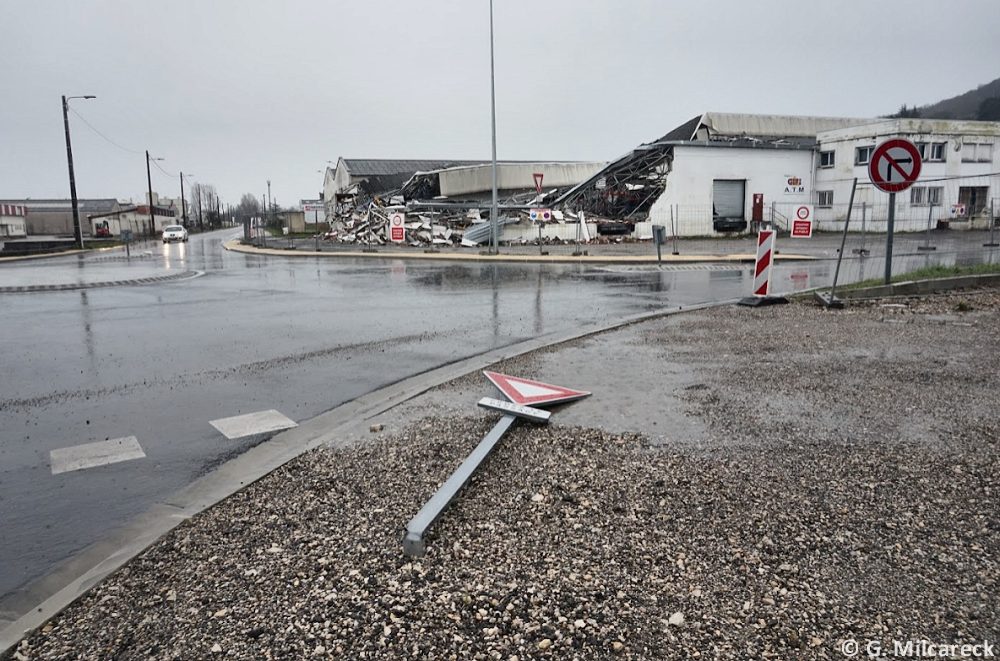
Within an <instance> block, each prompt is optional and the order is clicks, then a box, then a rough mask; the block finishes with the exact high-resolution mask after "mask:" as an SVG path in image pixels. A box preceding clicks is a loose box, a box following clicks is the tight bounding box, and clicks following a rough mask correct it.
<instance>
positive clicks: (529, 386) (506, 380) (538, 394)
mask: <svg viewBox="0 0 1000 661" xmlns="http://www.w3.org/2000/svg"><path fill="white" fill-rule="evenodd" d="M483 374H484V375H486V378H487V379H489V380H490V381H492V382H493V385H495V386H496V387H497V388H499V389H500V392H502V393H503V394H504V395H505V396H506V397H507V399H509V400H510V401H512V402H514V403H515V404H520V405H521V406H552V405H553V404H561V403H562V402H572V401H574V400H577V399H583V398H584V397H589V396H590V394H591V393H589V392H585V391H583V390H572V389H570V388H563V387H562V386H554V385H552V384H550V383H542V382H540V381H529V380H528V379H519V378H517V377H516V376H507V375H506V374H500V373H498V372H483Z"/></svg>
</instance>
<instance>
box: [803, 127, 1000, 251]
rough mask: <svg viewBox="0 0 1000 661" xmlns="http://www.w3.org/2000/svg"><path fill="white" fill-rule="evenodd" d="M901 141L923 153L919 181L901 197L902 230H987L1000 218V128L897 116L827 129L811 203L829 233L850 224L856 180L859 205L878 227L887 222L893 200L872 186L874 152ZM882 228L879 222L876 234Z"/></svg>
mask: <svg viewBox="0 0 1000 661" xmlns="http://www.w3.org/2000/svg"><path fill="white" fill-rule="evenodd" d="M892 138H902V139H904V140H908V141H910V142H912V143H913V144H914V145H916V147H917V149H918V150H919V151H920V155H921V163H922V166H921V170H920V176H919V178H918V179H917V182H916V183H915V184H914V185H913V186H911V187H910V188H909V189H908V190H905V191H903V192H901V193H897V194H896V213H895V218H896V221H895V222H896V228H897V229H899V230H900V231H907V230H920V229H924V228H925V227H926V226H927V224H928V221H930V222H931V224H932V225H934V226H944V225H948V226H950V227H958V228H962V227H966V228H987V227H989V216H990V214H991V213H992V214H993V216H994V217H997V216H1000V176H998V175H997V173H998V172H1000V156H998V155H997V147H996V144H997V142H998V141H1000V123H998V122H973V121H953V120H939V119H892V120H883V121H879V122H876V123H872V124H867V125H864V126H855V127H848V128H843V129H837V130H830V131H823V132H821V133H819V134H818V135H817V136H816V142H817V144H816V148H815V151H816V159H815V163H814V166H815V167H814V171H815V180H814V184H813V189H814V190H813V192H812V195H811V197H810V202H812V203H813V204H814V205H815V215H816V218H817V220H818V221H819V222H820V227H821V228H823V229H835V228H837V227H843V225H842V222H843V221H844V219H845V218H846V214H847V205H848V202H849V200H850V195H851V187H852V184H853V182H854V178H855V177H857V179H858V189H857V191H856V192H855V199H854V202H855V211H854V212H853V215H852V218H853V219H857V218H858V215H857V209H858V207H859V206H862V208H865V209H869V208H870V209H871V210H872V215H873V216H874V218H875V219H876V222H879V221H884V220H885V219H886V212H887V210H888V204H889V195H888V194H887V193H884V192H882V191H880V190H878V189H876V188H875V187H874V186H872V185H871V184H870V183H869V175H868V166H869V162H870V158H871V154H872V152H873V151H874V150H875V148H876V147H877V146H878V145H880V144H881V143H883V142H885V141H886V140H890V139H892ZM877 228H878V225H876V229H877Z"/></svg>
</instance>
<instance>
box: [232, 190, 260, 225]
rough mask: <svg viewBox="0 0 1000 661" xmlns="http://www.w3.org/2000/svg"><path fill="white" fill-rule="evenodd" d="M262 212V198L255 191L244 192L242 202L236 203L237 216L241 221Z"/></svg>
mask: <svg viewBox="0 0 1000 661" xmlns="http://www.w3.org/2000/svg"><path fill="white" fill-rule="evenodd" d="M259 213H260V200H258V199H257V197H256V196H255V195H254V194H253V193H244V194H243V197H241V198H240V203H239V204H237V205H236V218H237V219H238V220H239V221H240V222H245V221H246V220H248V219H250V218H253V217H255V216H257V215H258V214H259Z"/></svg>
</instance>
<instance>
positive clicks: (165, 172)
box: [149, 159, 177, 178]
mask: <svg viewBox="0 0 1000 661" xmlns="http://www.w3.org/2000/svg"><path fill="white" fill-rule="evenodd" d="M149 160H150V161H151V162H152V163H153V165H155V166H156V169H157V170H159V171H160V172H162V173H163V174H165V175H167V176H168V177H170V178H173V177H176V176H177V175H176V174H170V173H169V172H167V171H166V170H164V169H163V168H162V167H160V164H159V163H157V162H156V161H155V160H153V159H149Z"/></svg>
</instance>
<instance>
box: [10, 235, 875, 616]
mask: <svg viewBox="0 0 1000 661" xmlns="http://www.w3.org/2000/svg"><path fill="white" fill-rule="evenodd" d="M232 236H233V231H232V230H228V231H222V232H216V233H212V234H208V235H201V236H193V237H192V238H191V241H190V243H189V244H187V245H181V244H175V245H170V246H161V245H159V244H156V243H151V244H147V245H146V246H144V247H142V248H141V249H140V250H138V251H136V252H135V253H133V254H134V255H135V258H134V259H132V260H130V261H126V260H123V259H121V258H120V256H117V255H113V254H110V255H109V254H107V253H102V254H91V255H87V256H86V257H82V258H78V257H64V258H62V257H61V258H54V259H47V260H41V261H36V262H16V263H12V264H0V287H3V286H4V285H8V286H9V285H17V284H24V283H26V282H40V283H54V282H60V281H65V280H67V279H75V281H78V282H79V283H80V284H81V285H83V286H84V288H82V289H80V290H78V291H68V292H66V291H53V292H37V293H30V294H26V293H14V294H10V293H0V308H2V310H3V314H2V316H0V331H2V335H3V337H4V338H5V347H4V350H3V352H2V353H0V363H2V368H3V369H2V373H3V375H4V378H3V379H2V380H0V611H2V610H3V607H2V603H3V599H4V598H5V597H9V596H11V595H12V593H14V592H15V591H17V590H18V589H20V588H23V587H24V586H26V585H27V584H28V583H29V582H30V581H32V580H35V579H37V578H39V577H40V576H43V575H44V574H46V573H47V572H49V571H51V570H52V568H53V567H55V566H57V565H58V564H59V563H60V562H62V561H64V560H66V559H67V558H68V557H70V556H71V555H72V554H74V553H75V552H76V551H79V550H80V549H82V548H83V547H85V546H87V545H89V544H91V543H93V542H95V541H97V540H99V539H100V538H102V537H103V536H104V535H106V534H107V533H108V532H110V531H111V530H113V529H115V528H117V527H119V526H121V525H122V524H123V523H125V522H127V521H128V520H130V519H132V518H134V517H135V516H137V515H139V514H140V513H142V512H143V511H145V510H146V509H148V508H149V507H150V506H151V505H152V504H153V503H155V502H157V501H158V500H161V499H163V498H165V497H167V496H168V495H169V494H171V493H174V492H176V491H177V490H179V489H180V488H182V487H184V486H185V485H187V484H189V483H190V482H191V481H193V480H194V479H195V478H197V477H199V476H201V475H203V474H204V473H206V472H207V471H209V470H211V469H212V468H213V467H215V466H217V465H219V464H221V463H222V462H224V461H226V460H227V459H229V458H231V457H233V456H236V455H238V454H239V453H241V452H243V451H245V450H246V449H247V448H248V447H250V446H251V445H253V444H255V443H259V442H260V441H262V440H264V438H263V437H262V436H256V437H251V438H249V439H244V440H235V441H233V440H227V439H226V438H225V437H224V436H222V435H221V434H220V433H219V432H218V431H217V430H216V429H215V428H214V427H212V426H211V425H209V421H210V420H215V419H218V418H223V417H228V416H235V415H239V414H243V413H249V412H255V411H262V410H267V409H277V410H278V411H280V412H281V413H283V414H284V415H286V416H288V417H290V418H291V419H293V420H295V421H304V420H307V419H309V418H312V417H314V416H316V415H318V414H320V413H322V412H324V411H327V410H329V409H331V408H333V407H335V406H337V405H339V404H341V403H343V402H346V401H350V400H352V399H355V398H357V397H359V396H361V395H363V394H365V393H368V392H371V391H373V390H375V389H378V388H380V387H382V386H385V385H388V384H390V383H393V382H395V381H398V380H401V379H403V378H406V377H409V376H412V375H415V374H419V373H421V372H424V371H427V370H429V369H432V368H434V367H437V366H440V365H443V364H446V363H449V362H452V361H456V360H459V359H462V358H466V357H469V356H473V355H476V354H479V353H482V352H484V351H486V350H489V349H493V348H497V347H501V346H505V345H509V344H513V343H516V342H519V341H521V340H525V339H528V338H532V337H537V336H541V335H545V334H548V333H553V332H560V331H566V330H569V329H572V328H574V327H576V326H579V325H581V324H583V323H589V322H594V321H612V320H615V319H620V318H622V317H625V316H628V315H631V314H634V313H638V312H644V311H650V310H656V309H660V308H664V307H669V306H677V305H682V306H683V305H690V304H694V303H701V302H706V301H712V300H723V299H731V298H736V297H740V296H743V295H746V294H747V293H748V292H749V290H750V284H751V278H752V271H751V267H750V265H707V264H706V265H686V266H677V267H664V268H657V267H656V266H625V265H621V266H616V265H607V266H580V265H560V264H547V265H542V264H497V265H492V264H487V263H478V262H477V263H457V262H446V261H444V262H412V261H410V262H407V261H402V260H395V261H371V260H365V259H361V258H359V259H343V260H330V259H310V258H302V259H284V258H274V257H264V256H259V255H245V254H239V253H229V252H226V251H225V250H223V249H222V245H221V244H222V242H223V240H224V239H228V238H231V237H232ZM876 266H877V265H876ZM833 267H834V265H833V263H832V262H830V261H822V262H816V263H794V264H788V265H780V266H778V267H776V274H775V285H774V287H775V291H777V292H789V291H793V290H797V289H806V288H810V287H815V286H819V285H825V284H828V283H829V281H830V280H831V278H832V274H833ZM852 269H854V272H853V273H852ZM189 270H195V271H199V272H202V273H203V275H201V276H200V277H196V278H193V279H186V280H181V281H173V282H162V283H153V284H148V285H143V286H120V287H103V288H86V287H85V285H86V283H87V282H97V281H106V280H108V279H109V278H110V279H112V280H124V279H135V278H142V277H147V276H148V275H150V274H160V275H162V274H167V273H178V272H184V271H189ZM856 270H857V269H856V267H848V268H847V269H846V278H851V277H856V276H857V273H856ZM875 274H876V275H877V270H876V273H875ZM864 275H865V276H870V275H872V274H871V273H867V272H866V273H865V274H864ZM127 436H135V437H136V438H137V439H138V441H139V443H140V444H141V447H142V449H143V451H144V452H145V455H146V456H145V458H142V459H137V460H132V461H125V462H122V463H116V464H110V465H105V466H100V467H96V468H90V469H86V470H79V471H74V472H68V473H60V474H56V475H53V474H52V471H51V466H50V455H49V453H50V451H51V450H54V449H60V448H66V447H70V446H75V445H81V444H85V443H92V442H95V441H102V440H105V439H116V438H122V437H127ZM0 617H2V613H0Z"/></svg>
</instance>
